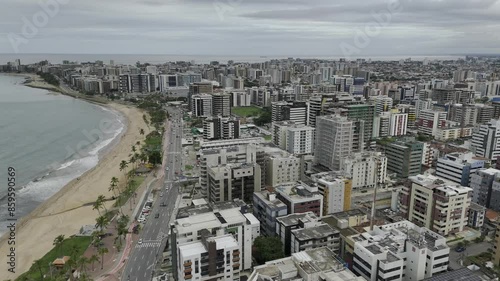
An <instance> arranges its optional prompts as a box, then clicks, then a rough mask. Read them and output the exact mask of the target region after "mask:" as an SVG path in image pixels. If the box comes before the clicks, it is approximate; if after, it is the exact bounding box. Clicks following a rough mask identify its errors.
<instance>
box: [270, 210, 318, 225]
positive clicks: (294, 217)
mask: <svg viewBox="0 0 500 281" xmlns="http://www.w3.org/2000/svg"><path fill="white" fill-rule="evenodd" d="M299 220H300V221H302V222H305V223H308V222H317V221H319V218H318V217H317V216H316V215H315V214H314V213H313V212H307V213H300V214H291V215H288V216H284V217H277V218H276V221H278V222H280V223H282V224H283V225H284V226H291V225H297V224H298V223H299Z"/></svg>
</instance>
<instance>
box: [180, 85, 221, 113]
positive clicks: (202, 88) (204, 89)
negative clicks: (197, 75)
mask: <svg viewBox="0 0 500 281" xmlns="http://www.w3.org/2000/svg"><path fill="white" fill-rule="evenodd" d="M177 85H178V86H180V85H181V83H180V82H179V81H178V80H177ZM213 92H214V85H213V84H212V82H210V81H208V82H194V83H192V84H189V92H188V106H189V108H192V103H191V102H192V96H193V95H198V94H213Z"/></svg>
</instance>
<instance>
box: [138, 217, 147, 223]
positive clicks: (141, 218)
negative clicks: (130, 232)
mask: <svg viewBox="0 0 500 281" xmlns="http://www.w3.org/2000/svg"><path fill="white" fill-rule="evenodd" d="M137 221H138V222H145V221H146V218H144V217H140V218H139V219H138V220H137Z"/></svg>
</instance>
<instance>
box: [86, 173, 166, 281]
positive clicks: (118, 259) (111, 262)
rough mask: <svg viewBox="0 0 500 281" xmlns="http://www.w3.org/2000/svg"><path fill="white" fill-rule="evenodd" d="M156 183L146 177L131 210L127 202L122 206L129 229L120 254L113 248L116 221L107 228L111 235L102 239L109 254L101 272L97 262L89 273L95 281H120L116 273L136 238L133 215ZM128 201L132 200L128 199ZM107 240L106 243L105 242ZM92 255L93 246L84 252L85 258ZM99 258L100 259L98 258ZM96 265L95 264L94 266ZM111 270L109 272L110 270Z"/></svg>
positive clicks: (153, 179) (154, 179) (94, 249)
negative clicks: (127, 218)
mask: <svg viewBox="0 0 500 281" xmlns="http://www.w3.org/2000/svg"><path fill="white" fill-rule="evenodd" d="M155 181H157V178H154V177H153V175H152V174H150V175H148V177H147V178H146V179H145V180H144V183H147V184H144V183H143V184H142V185H141V187H139V189H138V190H137V192H138V193H139V192H140V193H141V194H142V195H141V198H140V199H139V200H136V204H135V206H134V205H132V206H133V207H132V210H130V207H129V206H130V203H129V202H128V201H127V202H126V203H125V204H124V205H123V206H122V210H123V214H124V215H128V216H129V217H130V227H129V229H128V233H127V235H126V236H125V239H123V240H122V247H123V248H122V250H121V251H120V252H118V251H117V249H116V247H115V246H114V239H115V237H116V235H117V230H116V229H117V226H116V219H115V220H114V221H113V223H111V224H110V225H109V226H108V228H107V232H110V233H112V234H113V235H112V236H110V237H106V238H104V239H103V242H104V246H105V247H106V248H108V251H109V253H107V254H106V255H104V269H102V270H101V263H100V262H99V265H98V266H95V268H94V269H96V270H95V271H94V272H92V273H91V275H92V277H93V278H98V279H96V280H98V281H105V280H106V281H111V280H113V281H114V280H120V278H119V276H118V274H117V273H118V272H119V271H120V270H121V269H122V268H123V266H124V265H125V262H126V259H127V257H128V255H129V253H130V251H131V249H132V246H133V241H134V237H135V236H137V235H135V234H133V232H132V231H133V228H134V227H135V225H136V224H137V223H136V221H135V215H136V214H137V212H140V210H141V207H142V205H143V204H144V202H143V201H144V200H146V198H147V197H146V196H147V194H149V192H150V188H151V186H152V185H153V182H155ZM129 200H133V199H132V198H130V199H129ZM106 239H107V242H105V240H106ZM135 240H136V239H135ZM93 254H97V249H96V248H95V247H93V246H91V247H89V248H88V249H87V251H86V252H85V256H86V257H87V258H89V257H90V256H92V255H93ZM99 258H101V257H100V256H99ZM96 265H97V264H96ZM110 268H111V270H110Z"/></svg>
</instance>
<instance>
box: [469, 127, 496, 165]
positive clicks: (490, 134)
mask: <svg viewBox="0 0 500 281" xmlns="http://www.w3.org/2000/svg"><path fill="white" fill-rule="evenodd" d="M472 147H473V148H474V149H475V150H476V155H477V156H481V157H484V158H488V159H491V160H492V161H496V160H497V158H498V156H499V155H500V119H492V120H491V121H490V122H488V124H484V125H481V126H480V127H479V128H478V130H477V131H475V132H474V134H473V135H472Z"/></svg>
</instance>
